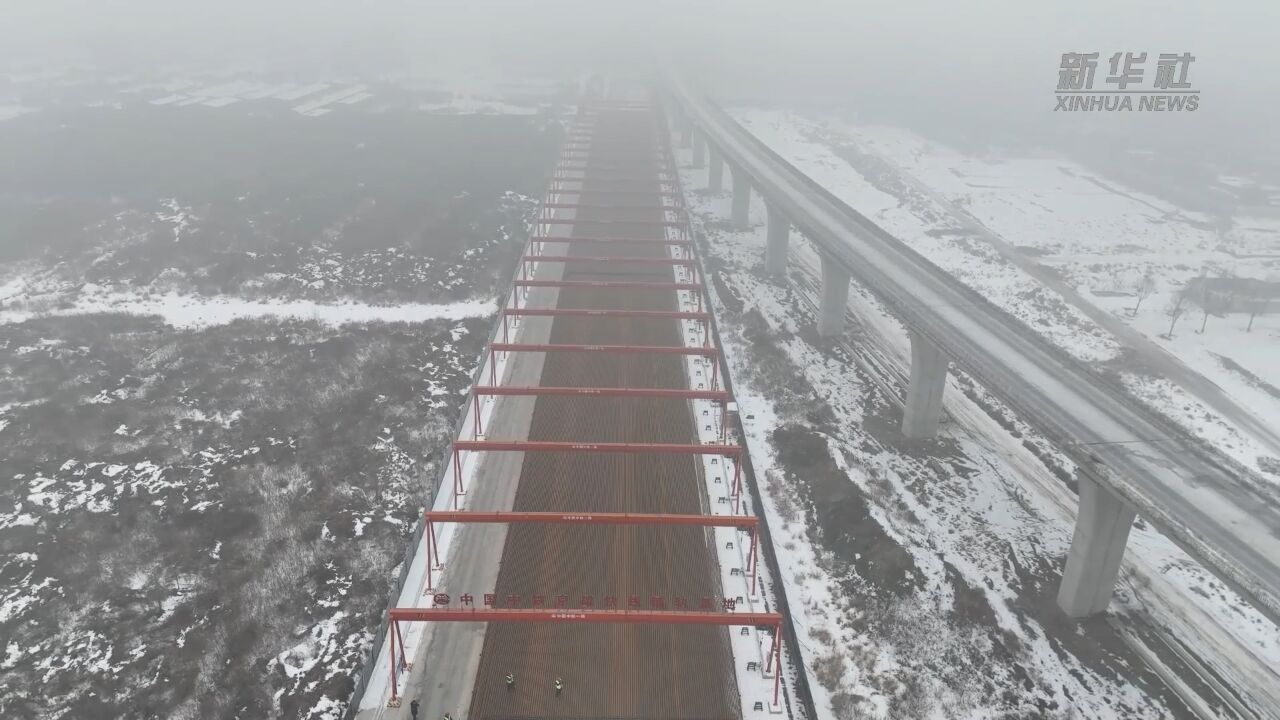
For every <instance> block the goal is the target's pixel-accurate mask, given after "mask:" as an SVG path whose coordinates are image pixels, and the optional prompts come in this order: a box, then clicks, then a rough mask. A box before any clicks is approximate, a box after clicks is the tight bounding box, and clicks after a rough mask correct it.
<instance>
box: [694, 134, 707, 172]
mask: <svg viewBox="0 0 1280 720" xmlns="http://www.w3.org/2000/svg"><path fill="white" fill-rule="evenodd" d="M706 154H707V137H706V134H705V133H702V132H699V131H698V130H694V131H693V168H694V169H695V170H700V169H702V166H703V164H704V163H705V162H706Z"/></svg>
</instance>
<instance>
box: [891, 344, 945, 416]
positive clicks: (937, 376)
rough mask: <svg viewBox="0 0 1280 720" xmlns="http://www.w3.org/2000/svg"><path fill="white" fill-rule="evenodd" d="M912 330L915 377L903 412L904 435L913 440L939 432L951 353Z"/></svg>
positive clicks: (913, 374)
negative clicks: (943, 393)
mask: <svg viewBox="0 0 1280 720" xmlns="http://www.w3.org/2000/svg"><path fill="white" fill-rule="evenodd" d="M910 332H911V380H910V381H909V384H908V385H907V404H906V407H905V408H904V409H903V413H902V434H903V435H905V436H907V437H909V438H913V439H920V438H930V437H933V436H934V435H936V434H937V433H938V423H939V421H941V420H942V391H943V389H944V388H945V387H946V386H947V356H946V355H945V354H943V352H942V349H941V348H939V347H938V346H937V345H935V344H934V343H933V341H932V340H930V339H929V338H927V337H925V336H924V335H921V334H920V333H918V332H916V331H915V330H912V331H910Z"/></svg>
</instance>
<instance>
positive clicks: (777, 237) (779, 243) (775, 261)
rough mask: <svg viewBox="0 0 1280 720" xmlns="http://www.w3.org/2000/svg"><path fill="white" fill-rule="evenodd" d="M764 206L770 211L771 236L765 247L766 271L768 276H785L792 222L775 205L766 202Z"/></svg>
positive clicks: (769, 235)
mask: <svg viewBox="0 0 1280 720" xmlns="http://www.w3.org/2000/svg"><path fill="white" fill-rule="evenodd" d="M764 206H765V208H766V209H767V210H768V211H769V234H768V238H767V240H766V241H765V245H764V271H765V274H767V275H785V274H786V273H787V240H789V239H790V235H791V220H790V219H788V218H787V216H786V215H783V214H782V210H780V209H778V206H777V205H775V204H774V203H771V202H769V201H768V200H766V201H765V203H764Z"/></svg>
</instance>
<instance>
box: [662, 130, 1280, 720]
mask: <svg viewBox="0 0 1280 720" xmlns="http://www.w3.org/2000/svg"><path fill="white" fill-rule="evenodd" d="M815 152H816V151H815ZM783 154H784V155H786V154H787V153H786V152H785V151H783ZM824 160H825V161H826V162H829V163H830V164H831V167H830V168H829V170H830V174H831V176H833V177H834V178H838V177H839V176H840V175H848V174H851V173H850V171H849V169H848V168H847V167H845V166H843V165H842V164H841V162H840V161H839V160H838V159H837V158H832V157H830V156H827V157H825V158H824ZM682 175H683V177H684V178H685V184H686V186H687V187H690V188H701V187H705V178H706V172H705V171H686V172H684V173H682ZM817 179H818V180H819V181H820V182H824V183H826V180H827V178H824V177H818V178H817ZM828 187H829V188H830V189H831V190H832V191H834V192H837V194H840V192H841V190H842V189H847V187H848V186H847V185H839V184H837V186H836V187H832V185H831V184H828ZM728 205H729V200H728V198H727V195H726V194H721V195H719V196H708V195H705V194H702V193H695V194H694V198H693V209H694V212H695V214H696V215H698V216H699V217H700V218H701V222H702V223H703V225H704V227H705V230H706V232H707V233H708V241H707V242H706V243H705V245H704V252H705V253H706V254H707V257H708V260H707V263H708V266H709V267H710V268H711V269H712V270H711V275H712V280H713V282H714V284H715V287H716V293H717V297H716V305H717V315H718V317H719V318H720V325H721V340H722V342H723V344H724V348H725V350H726V353H727V355H728V359H729V362H730V364H731V369H732V372H733V375H734V378H735V381H736V388H735V389H736V395H737V398H738V402H739V406H740V412H741V414H742V416H743V418H744V426H745V427H746V430H747V443H748V445H749V448H750V451H751V455H752V459H753V462H754V464H755V466H756V468H755V469H756V476H757V478H758V479H759V481H760V482H761V483H762V485H764V486H765V487H763V488H762V492H763V493H764V495H765V497H764V500H765V508H764V509H765V512H766V514H767V516H768V517H769V521H770V525H771V527H772V529H773V533H774V545H775V549H776V551H777V552H778V554H779V559H780V562H781V565H782V567H783V568H784V577H783V578H781V581H782V583H783V585H784V587H785V588H786V592H787V594H788V597H789V598H790V601H791V605H792V611H793V617H792V620H793V622H794V623H795V624H796V626H797V630H798V632H799V633H800V635H801V640H802V643H803V644H804V654H805V657H804V665H805V670H806V671H807V672H808V675H809V679H810V685H811V687H812V689H813V690H814V693H815V695H816V696H817V698H816V699H817V702H818V705H819V712H820V713H821V714H823V715H824V716H827V717H894V718H897V717H1022V716H1041V717H1126V718H1127V717H1160V718H1164V717H1191V716H1197V715H1198V716H1201V717H1215V716H1227V717H1272V716H1280V697H1278V696H1277V692H1276V687H1280V684H1278V683H1277V679H1278V678H1277V675H1276V674H1275V671H1274V669H1273V668H1274V667H1276V666H1277V665H1278V664H1280V634H1278V633H1277V629H1276V627H1275V626H1274V625H1272V624H1271V623H1269V622H1268V621H1266V620H1265V619H1263V618H1262V617H1261V616H1259V615H1258V614H1257V613H1256V612H1254V611H1253V610H1252V609H1251V608H1249V607H1248V606H1247V605H1246V604H1244V603H1243V602H1242V601H1241V600H1240V598H1239V597H1237V596H1234V595H1233V594H1232V593H1231V592H1229V591H1228V590H1226V589H1225V588H1223V587H1222V585H1221V583H1220V582H1218V581H1217V579H1216V578H1214V577H1213V576H1212V575H1211V574H1210V573H1208V572H1207V571H1205V570H1204V569H1203V568H1201V567H1200V566H1198V565H1197V564H1196V563H1195V562H1194V561H1193V560H1191V559H1190V558H1189V557H1187V556H1186V555H1185V553H1183V552H1182V551H1181V550H1179V549H1178V548H1177V547H1176V546H1174V545H1173V544H1172V543H1171V542H1169V541H1168V540H1167V539H1165V538H1163V537H1162V536H1160V535H1159V534H1158V533H1156V532H1154V531H1152V530H1151V529H1150V528H1149V527H1147V526H1146V525H1144V524H1142V523H1139V526H1138V527H1136V528H1135V529H1134V532H1133V534H1132V536H1131V540H1130V549H1129V552H1128V554H1127V562H1126V566H1125V570H1124V579H1123V581H1122V583H1121V586H1120V588H1119V590H1118V593H1117V597H1116V602H1115V603H1114V604H1113V613H1112V615H1111V616H1110V617H1109V618H1107V619H1104V620H1094V621H1089V622H1086V623H1084V624H1081V625H1077V624H1075V623H1073V622H1071V621H1069V620H1067V619H1066V618H1064V617H1063V616H1062V615H1061V613H1060V611H1058V610H1057V608H1056V605H1055V604H1054V594H1055V592H1056V586H1057V580H1058V577H1059V574H1060V571H1061V561H1062V558H1063V556H1064V555H1065V552H1066V549H1067V547H1068V545H1069V543H1070V538H1071V529H1072V523H1073V520H1074V513H1075V505H1076V499H1075V496H1074V493H1073V492H1072V490H1071V489H1070V487H1069V486H1068V484H1067V482H1066V478H1067V477H1069V476H1070V473H1071V471H1072V468H1071V465H1070V463H1069V462H1068V461H1067V460H1066V459H1065V458H1064V457H1062V456H1061V455H1060V454H1059V453H1057V452H1055V451H1054V450H1053V449H1052V448H1051V447H1050V446H1048V444H1047V443H1045V442H1044V440H1043V439H1042V438H1039V437H1037V436H1036V435H1035V434H1034V433H1033V432H1032V431H1031V430H1030V429H1029V428H1027V427H1026V426H1025V425H1024V424H1022V423H1020V422H1018V421H1017V420H1016V418H1014V417H1013V416H1012V413H1010V412H1009V411H1008V410H1006V409H1003V408H1002V407H1001V406H1000V405H999V403H998V402H997V401H995V400H994V398H992V397H991V396H990V395H989V394H987V393H986V392H985V391H984V390H982V388H980V387H976V386H974V385H973V384H972V383H971V382H970V381H969V380H968V379H967V378H964V377H963V376H959V377H955V378H952V380H951V381H950V384H949V387H948V390H947V412H948V414H949V416H950V417H951V418H952V421H951V422H950V423H948V425H947V426H946V427H945V428H944V431H943V435H942V437H941V438H940V440H939V441H938V442H936V443H929V444H928V446H927V447H921V446H920V445H919V444H913V443H911V442H905V441H903V440H902V439H901V436H900V434H899V433H898V432H897V428H896V423H897V420H898V418H900V409H898V407H897V403H899V401H898V399H897V398H898V397H900V395H898V392H899V391H900V384H901V380H902V378H903V376H904V374H905V368H906V367H907V362H908V360H907V358H908V357H909V355H908V346H907V343H906V336H905V332H904V330H903V328H902V327H901V325H900V324H899V323H898V322H897V321H896V320H893V319H892V317H891V316H890V315H889V314H888V313H887V312H886V311H885V310H884V309H883V308H882V307H881V306H880V305H879V304H878V303H877V302H876V301H875V300H874V298H872V297H871V296H869V295H868V294H866V293H865V292H864V291H862V290H861V289H859V288H858V287H857V286H856V285H855V287H854V289H853V292H852V296H851V307H852V309H853V311H854V313H855V314H856V315H857V317H858V325H857V326H856V327H855V328H854V329H852V330H851V331H850V336H851V337H853V338H856V342H853V343H851V344H849V345H843V346H837V347H831V346H830V345H828V344H827V343H824V342H821V341H819V340H817V338H816V335H815V333H814V331H813V328H812V313H811V311H810V309H809V304H811V303H812V302H814V298H815V296H816V282H817V277H818V276H819V273H818V270H817V267H818V261H817V256H816V253H815V251H814V249H813V248H812V247H809V246H808V245H807V243H805V242H804V241H803V240H802V239H800V238H796V239H794V240H793V249H792V254H791V270H792V272H791V281H792V282H791V283H790V284H781V285H780V284H777V283H772V282H767V281H765V280H764V279H763V278H762V277H761V276H760V270H759V266H760V263H761V259H762V256H763V236H764V226H765V222H764V220H765V219H764V215H763V208H762V207H760V205H761V204H759V203H757V204H755V205H753V208H752V210H753V213H752V224H753V229H752V230H751V231H749V232H745V233H733V232H730V231H728V230H727V229H726V228H725V226H724V224H723V223H722V222H718V221H717V220H716V218H724V217H727V215H728V209H729V208H728ZM855 206H857V207H859V209H861V210H863V211H864V212H868V214H872V212H870V211H868V208H866V207H862V206H859V205H856V204H855ZM883 209H884V211H885V212H891V211H890V210H889V209H888V208H887V207H885V208H883ZM926 237H928V236H926ZM717 268H718V269H717ZM1006 292H1007V288H1006ZM1077 320H1078V318H1077ZM1070 322H1074V321H1073V320H1068V321H1067V322H1063V323H1059V324H1058V325H1057V326H1056V327H1058V328H1060V329H1061V331H1062V332H1064V333H1065V334H1064V335H1063V337H1064V338H1065V337H1069V336H1070V334H1069V332H1068V330H1067V328H1069V323H1070ZM1205 668H1208V669H1210V671H1209V672H1206V671H1205ZM1205 678H1209V679H1205ZM1219 679H1220V680H1219ZM1219 681H1221V682H1222V683H1223V684H1224V685H1225V686H1226V687H1227V688H1229V690H1227V691H1217V692H1215V691H1214V690H1212V689H1209V688H1210V687H1211V686H1212V685H1213V683H1217V682H1219ZM1236 693H1238V695H1236ZM1224 696H1225V697H1226V698H1228V699H1226V700H1223V699H1221V698H1222V697H1224Z"/></svg>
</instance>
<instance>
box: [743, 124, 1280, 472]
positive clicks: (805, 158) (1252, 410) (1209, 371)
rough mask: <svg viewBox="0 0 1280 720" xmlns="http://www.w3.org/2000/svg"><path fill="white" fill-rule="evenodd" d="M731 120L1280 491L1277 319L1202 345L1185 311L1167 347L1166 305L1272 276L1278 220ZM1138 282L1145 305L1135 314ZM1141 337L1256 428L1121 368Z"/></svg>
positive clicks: (979, 161) (1025, 163)
mask: <svg viewBox="0 0 1280 720" xmlns="http://www.w3.org/2000/svg"><path fill="white" fill-rule="evenodd" d="M733 114H734V115H735V117H736V118H737V119H738V120H739V121H740V122H742V124H743V125H744V126H745V127H747V129H749V130H750V131H751V132H752V133H753V134H755V135H756V136H757V137H759V138H760V139H761V140H763V141H764V142H765V143H766V144H768V145H769V146H770V147H771V148H773V149H774V150H775V151H777V152H778V153H780V154H781V155H782V156H783V157H784V158H786V159H787V160H789V161H790V162H792V163H793V164H795V165H796V166H797V167H799V168H800V169H801V170H802V171H804V172H805V173H807V174H809V175H810V176H811V177H813V178H814V179H815V180H817V181H818V182H819V183H821V184H822V185H823V186H825V187H826V188H827V189H828V190H830V191H832V192H833V193H835V194H836V195H837V196H839V197H840V198H841V199H843V200H844V201H845V202H847V203H849V205H851V206H852V207H854V208H855V209H857V210H858V211H859V212H861V213H862V214H864V215H866V216H867V217H869V218H871V219H872V220H873V221H875V222H876V223H878V224H880V225H881V226H882V227H884V228H885V229H887V230H888V231H890V232H891V233H893V234H894V235H895V236H897V237H898V238H900V239H901V240H903V241H904V242H906V243H908V244H909V245H911V246H912V247H913V248H915V249H916V250H917V251H919V252H921V253H922V254H924V255H925V256H926V257H928V258H929V259H930V260H931V261H932V262H934V263H935V264H937V265H938V266H940V267H942V268H943V269H945V270H947V271H949V272H951V273H952V274H953V275H955V276H956V277H957V278H958V279H960V280H961V281H963V282H965V283H967V284H968V285H970V286H971V287H973V288H974V289H975V290H978V291H979V292H981V293H982V294H983V295H984V296H985V297H987V298H989V299H990V300H992V301H993V302H994V303H996V304H997V305H999V306H1000V307H1002V308H1003V309H1004V310H1006V311H1007V312H1009V313H1010V314H1012V315H1013V316H1014V317H1017V318H1018V319H1020V320H1022V321H1023V322H1024V323H1026V324H1027V325H1028V326H1029V327H1031V328H1033V329H1034V330H1036V331H1037V332H1039V333H1041V334H1042V335H1044V336H1045V337H1046V338H1048V339H1049V340H1051V341H1052V342H1054V343H1056V344H1057V345H1059V346H1060V347H1063V348H1064V349H1066V350H1068V351H1069V352H1071V353H1072V354H1074V355H1075V356H1076V357H1078V358H1080V359H1081V360H1085V361H1088V362H1093V363H1099V364H1104V365H1106V366H1108V367H1111V368H1113V369H1115V370H1116V371H1117V372H1119V373H1120V377H1121V379H1122V380H1123V381H1124V382H1125V383H1126V384H1127V385H1128V386H1129V388H1130V389H1131V390H1132V391H1133V393H1134V394H1135V395H1136V396H1138V397H1140V398H1143V399H1144V400H1146V401H1147V402H1149V403H1150V404H1151V405H1152V406H1154V407H1156V408H1157V409H1159V410H1161V411H1162V412H1165V413H1166V414H1168V415H1169V416H1170V417H1172V418H1173V419H1174V420H1175V421H1177V422H1179V423H1180V424H1181V425H1183V426H1184V427H1186V428H1187V429H1189V430H1191V431H1192V432H1193V433H1196V434H1198V435H1199V436H1200V437H1202V438H1204V439H1205V440H1206V441H1208V442H1210V443H1212V444H1213V445H1215V446H1217V447H1219V448H1221V449H1223V450H1224V451H1226V452H1228V453H1230V454H1231V455H1232V456H1233V457H1234V458H1235V459H1236V460H1238V461H1239V462H1241V463H1243V464H1244V465H1246V466H1248V467H1252V468H1254V469H1256V470H1257V471H1258V472H1259V473H1260V474H1261V476H1263V477H1265V478H1267V479H1269V480H1271V481H1272V482H1275V483H1277V484H1280V476H1277V475H1274V474H1270V473H1268V469H1269V468H1271V469H1272V470H1273V471H1274V465H1272V464H1271V462H1270V461H1269V460H1267V458H1274V457H1275V456H1276V455H1277V453H1278V452H1280V450H1278V449H1277V435H1276V433H1277V432H1280V430H1277V429H1278V428H1280V392H1277V391H1276V388H1277V387H1280V363H1277V362H1275V358H1276V357H1277V350H1278V349H1280V346H1278V345H1277V342H1278V340H1280V319H1277V317H1276V316H1275V315H1274V314H1273V315H1261V316H1259V317H1258V318H1256V319H1255V321H1254V325H1253V330H1252V331H1251V332H1247V331H1246V330H1245V328H1246V326H1247V324H1248V320H1249V318H1248V315H1247V314H1228V315H1226V316H1225V317H1210V318H1209V321H1208V326H1207V329H1206V331H1205V333H1203V334H1200V333H1199V332H1198V329H1199V327H1200V321H1201V320H1202V319H1203V318H1202V315H1201V313H1200V311H1199V309H1198V308H1197V307H1195V306H1190V307H1189V308H1188V310H1187V312H1186V314H1185V315H1184V316H1183V317H1182V318H1181V319H1180V320H1179V321H1178V324H1177V326H1176V328H1175V332H1174V334H1173V337H1172V338H1169V337H1166V336H1165V334H1166V333H1167V332H1168V329H1169V325H1170V317H1169V315H1168V313H1167V311H1168V308H1169V306H1170V300H1171V298H1172V297H1173V296H1174V295H1175V294H1176V293H1177V292H1178V291H1179V290H1180V289H1181V288H1182V287H1183V286H1184V285H1185V284H1186V283H1187V281H1188V280H1191V279H1192V278H1195V277H1197V276H1200V275H1201V274H1202V273H1203V274H1207V275H1208V276H1209V277H1222V276H1236V277H1250V278H1258V279H1264V278H1268V277H1271V278H1274V277H1275V276H1276V275H1277V274H1280V221H1278V220H1275V219H1268V218H1235V219H1234V220H1233V221H1230V222H1228V221H1226V220H1223V219H1219V218H1212V217H1209V216H1207V215H1204V214H1203V213H1196V212H1191V211H1186V210H1183V209H1180V208H1178V207H1176V206H1173V205H1171V204H1169V203H1168V202H1165V201H1163V200H1160V199H1158V198H1155V197H1152V196H1150V195H1146V194H1143V193H1141V192H1138V191H1135V190H1132V189H1129V188H1126V187H1124V186H1122V185H1120V184H1119V183H1117V182H1114V181H1112V180H1110V179H1108V178H1106V177H1103V176H1100V175H1099V174H1098V173H1096V172H1094V171H1092V170H1089V169H1087V168H1085V167H1083V166H1081V165H1080V164H1078V163H1076V162H1073V161H1071V160H1070V159H1067V158H1063V157H1059V156H1056V155H1051V154H1044V155H1042V156H1026V155H1025V154H1024V155H1023V156H1009V155H1003V154H999V153H997V152H995V151H989V152H988V153H987V154H985V155H983V156H981V157H975V156H972V155H967V154H965V153H963V152H961V151H959V150H956V149H952V148H949V147H947V146H945V145H941V144H939V143H936V142H932V141H930V140H928V139H925V138H922V137H920V136H919V135H916V134H914V133H912V132H910V131H907V130H903V129H900V128H886V127H878V126H863V125H855V124H852V123H850V122H848V121H845V120H841V119H837V118H835V117H816V118H815V117H809V116H804V115H799V114H795V113H790V112H784V111H774V110H761V109H756V108H740V109H737V110H734V111H733ZM1246 256H1248V257H1246ZM1144 276H1150V277H1151V278H1152V281H1153V288H1152V289H1153V291H1154V292H1153V294H1152V295H1151V296H1150V297H1147V298H1145V300H1143V302H1142V303H1141V305H1140V306H1139V310H1138V312H1136V313H1134V312H1131V309H1132V308H1133V307H1134V306H1135V304H1137V297H1136V294H1137V290H1136V288H1137V287H1138V286H1139V284H1140V282H1141V281H1142V279H1143V277H1144ZM1046 280H1048V281H1050V282H1054V281H1059V280H1060V282H1061V286H1059V287H1056V288H1055V287H1052V286H1048V285H1046ZM1118 332H1119V333H1133V335H1132V336H1129V337H1125V336H1122V335H1118V334H1117V333H1118ZM1134 338H1136V339H1137V342H1141V343H1143V344H1144V347H1148V348H1150V349H1152V350H1154V352H1155V353H1156V355H1155V357H1157V359H1163V360H1168V359H1167V358H1161V357H1160V351H1161V350H1163V351H1166V352H1167V353H1169V354H1170V355H1172V357H1173V358H1176V360H1174V362H1180V363H1181V364H1183V365H1185V366H1187V367H1188V368H1190V370H1191V371H1192V372H1194V373H1199V374H1200V375H1202V376H1203V377H1204V378H1207V379H1208V380H1209V381H1211V382H1212V383H1214V384H1216V385H1217V386H1218V387H1220V388H1221V389H1222V390H1223V391H1225V393H1226V394H1227V396H1228V397H1229V398H1230V399H1231V400H1233V401H1234V403H1235V404H1236V405H1237V406H1238V407H1239V408H1242V412H1244V413H1249V414H1251V417H1246V418H1245V421H1241V420H1239V416H1237V417H1230V416H1227V415H1226V414H1224V413H1223V412H1222V411H1220V410H1218V409H1216V408H1215V407H1213V403H1211V402H1208V401H1206V399H1205V397H1203V396H1201V395H1198V394H1197V392H1196V391H1195V390H1194V389H1193V388H1191V387H1190V386H1188V385H1187V384H1184V383H1180V382H1176V381H1175V382H1169V381H1168V380H1165V381H1163V382H1162V373H1161V372H1159V370H1160V368H1158V367H1157V368H1151V367H1147V368H1146V372H1142V371H1136V370H1133V369H1132V368H1129V367H1127V363H1128V362H1130V361H1131V360H1132V358H1130V357H1129V355H1128V353H1129V350H1127V349H1126V348H1129V347H1133V346H1134V342H1135V340H1134ZM1136 364H1137V365H1143V364H1147V363H1142V362H1139V363H1136ZM1246 421H1247V422H1246ZM1259 427H1263V428H1270V429H1271V432H1270V433H1267V432H1265V431H1261V432H1260V431H1259V429H1258V428H1259Z"/></svg>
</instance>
